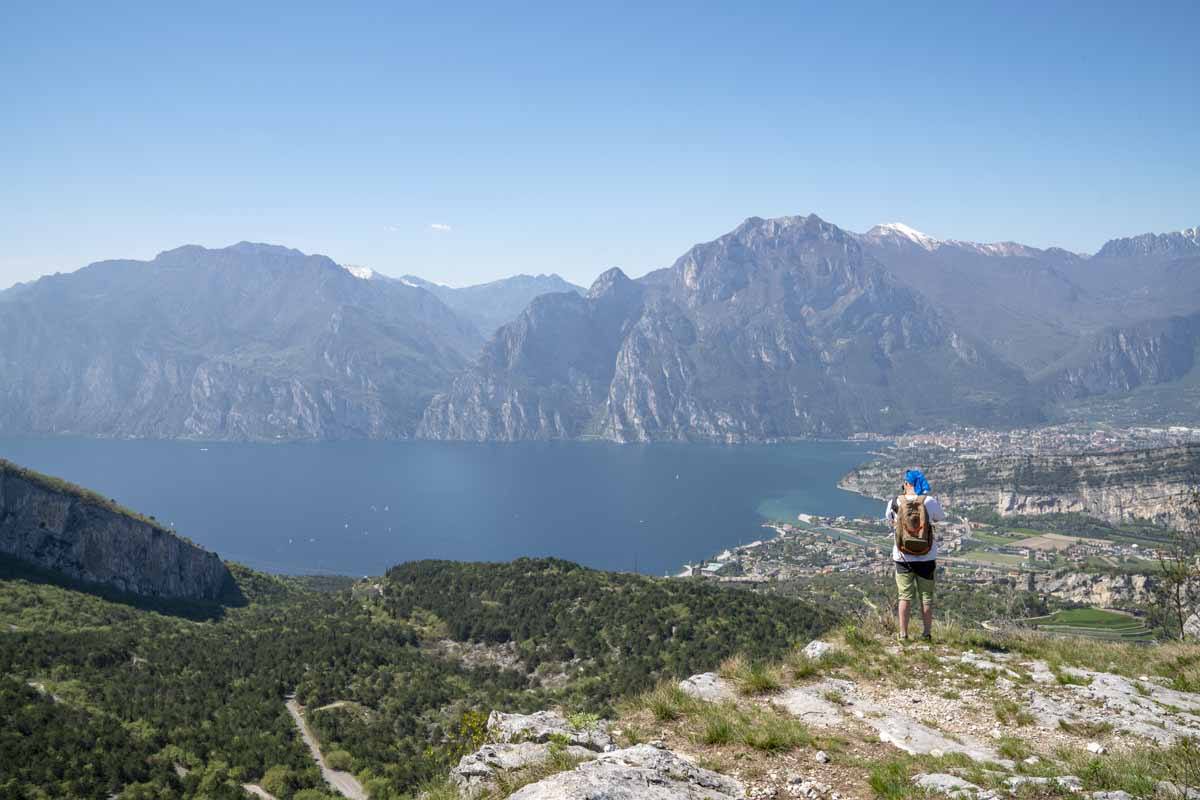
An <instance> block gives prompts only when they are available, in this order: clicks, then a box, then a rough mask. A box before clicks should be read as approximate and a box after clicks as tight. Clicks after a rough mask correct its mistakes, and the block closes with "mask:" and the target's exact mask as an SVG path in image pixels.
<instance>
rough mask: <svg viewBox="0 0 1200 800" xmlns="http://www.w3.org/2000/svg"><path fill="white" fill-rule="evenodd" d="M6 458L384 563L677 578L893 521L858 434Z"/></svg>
mask: <svg viewBox="0 0 1200 800" xmlns="http://www.w3.org/2000/svg"><path fill="white" fill-rule="evenodd" d="M0 457H4V458H8V459H10V460H12V461H15V462H17V463H18V464H23V465H25V466H28V467H32V468H34V469H37V470H41V471H43V472H48V473H51V474H53V475H57V476H59V477H62V478H66V479H67V480H70V481H74V482H75V483H79V484H81V485H84V486H87V487H89V488H92V489H95V490H96V491H99V492H101V493H103V494H106V495H108V496H110V497H113V498H115V499H116V500H118V501H119V502H121V503H124V504H125V505H127V506H129V507H131V508H134V509H137V510H139V511H141V512H143V513H146V514H153V515H155V516H156V517H157V518H158V519H159V520H161V521H164V522H168V523H173V524H174V525H175V528H176V530H178V531H179V532H180V533H182V534H184V535H186V536H188V537H190V538H191V539H193V540H194V541H196V542H198V543H200V544H201V545H203V546H205V547H208V548H210V549H212V550H215V551H217V552H218V553H220V554H221V556H222V557H224V558H229V559H233V560H236V561H241V562H243V563H245V564H248V565H250V566H252V567H256V568H258V569H264V570H269V571H274V572H290V573H342V574H350V575H365V574H379V573H381V572H382V571H383V570H385V569H386V568H388V567H389V566H391V565H393V564H396V563H399V562H401V561H409V560H413V559H420V558H449V559H459V560H472V561H498V560H508V559H511V558H515V557H518V556H526V555H533V556H556V557H560V558H566V559H570V560H572V561H577V562H580V563H582V564H586V565H588V566H593V567H598V568H602V569H616V570H633V569H637V570H639V571H641V572H647V573H655V574H663V573H666V572H675V571H677V570H678V569H679V568H680V567H681V565H682V564H683V563H684V562H686V561H689V560H696V559H699V558H704V557H709V556H712V555H714V554H715V553H717V552H719V551H720V550H722V549H723V548H725V547H728V546H731V545H736V544H739V543H742V542H749V541H753V540H754V539H758V538H761V537H762V536H763V535H764V533H765V532H764V531H763V530H762V529H761V527H760V526H761V524H762V522H763V521H764V520H765V519H767V518H774V519H783V518H792V517H793V516H794V515H795V514H796V513H799V512H801V511H808V512H812V513H817V514H829V515H834V514H846V515H871V516H875V515H878V513H879V509H878V508H876V506H877V505H878V504H877V503H876V502H875V501H872V500H868V499H866V498H863V497H859V496H858V495H854V494H851V493H849V492H844V491H842V490H840V489H838V488H837V487H836V482H837V479H838V478H839V477H840V476H841V475H842V474H843V473H845V472H846V471H847V470H849V469H850V468H851V467H853V466H854V465H856V464H858V463H860V462H862V461H864V460H866V458H867V447H866V446H865V445H861V444H852V443H844V442H803V443H797V444H781V445H762V446H744V447H724V446H718V445H711V446H710V445H676V444H656V445H645V446H618V445H607V444H598V443H574V442H562V443H548V444H542V443H538V444H534V443H529V444H456V443H439V442H323V443H316V444H312V443H305V444H281V445H260V444H225V443H208V444H205V443H196V442H160V441H113V440H94V439H0Z"/></svg>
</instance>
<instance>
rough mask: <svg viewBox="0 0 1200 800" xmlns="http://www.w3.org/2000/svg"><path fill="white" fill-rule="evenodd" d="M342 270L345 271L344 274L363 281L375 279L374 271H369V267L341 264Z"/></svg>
mask: <svg viewBox="0 0 1200 800" xmlns="http://www.w3.org/2000/svg"><path fill="white" fill-rule="evenodd" d="M342 269H344V270H346V272H349V273H350V274H351V275H353V276H354V277H356V278H358V279H360V280H364V281H369V280H371V278H374V277H375V270H373V269H371V268H370V267H359V266H355V265H354V264H343V265H342Z"/></svg>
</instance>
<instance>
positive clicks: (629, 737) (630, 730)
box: [621, 725, 650, 747]
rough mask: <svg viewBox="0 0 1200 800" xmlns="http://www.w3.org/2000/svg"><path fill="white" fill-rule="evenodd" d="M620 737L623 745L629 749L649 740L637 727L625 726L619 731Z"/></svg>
mask: <svg viewBox="0 0 1200 800" xmlns="http://www.w3.org/2000/svg"><path fill="white" fill-rule="evenodd" d="M621 736H623V737H624V739H625V744H626V745H628V746H629V747H633V746H634V745H635V744H641V743H642V742H645V741H647V740H648V739H649V738H650V737H649V736H647V734H646V732H645V731H644V730H642V729H641V727H640V726H638V725H626V726H625V727H624V728H623V729H622V730H621Z"/></svg>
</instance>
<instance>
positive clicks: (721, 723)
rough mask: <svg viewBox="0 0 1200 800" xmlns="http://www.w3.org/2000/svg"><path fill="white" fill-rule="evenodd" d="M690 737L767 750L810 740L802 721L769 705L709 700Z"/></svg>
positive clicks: (702, 741)
mask: <svg viewBox="0 0 1200 800" xmlns="http://www.w3.org/2000/svg"><path fill="white" fill-rule="evenodd" d="M692 738H693V740H694V741H696V742H697V743H699V744H705V745H730V744H741V745H745V746H746V747H750V748H753V749H755V750H762V751H764V752H768V753H781V752H786V751H788V750H794V749H796V748H797V747H802V746H808V745H811V744H813V742H814V739H813V736H812V734H811V733H810V732H809V730H808V726H806V725H805V724H804V723H803V722H801V721H800V720H798V719H796V718H795V717H793V716H791V715H790V714H784V713H780V712H778V711H776V710H775V709H773V708H765V709H764V708H756V709H752V710H743V709H739V708H738V707H737V706H735V705H734V704H732V703H726V704H722V705H714V704H709V705H708V707H706V708H705V709H704V710H703V711H702V712H701V715H700V728H699V730H698V731H696V732H695V733H694V734H693V736H692Z"/></svg>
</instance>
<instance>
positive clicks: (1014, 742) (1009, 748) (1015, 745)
mask: <svg viewBox="0 0 1200 800" xmlns="http://www.w3.org/2000/svg"><path fill="white" fill-rule="evenodd" d="M996 750H997V751H998V752H999V753H1000V755H1002V756H1004V757H1005V758H1008V759H1012V760H1013V761H1020V760H1022V759H1024V758H1028V757H1029V756H1031V755H1033V748H1032V747H1030V746H1029V743H1028V742H1027V741H1025V740H1024V739H1022V738H1020V737H1018V736H1001V737H1000V741H999V742H998V743H997V744H996Z"/></svg>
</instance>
